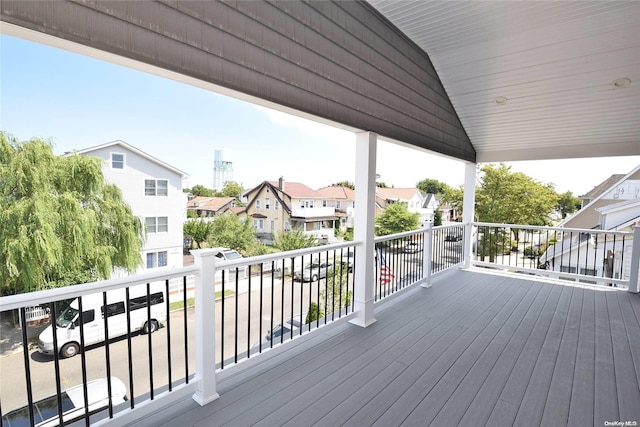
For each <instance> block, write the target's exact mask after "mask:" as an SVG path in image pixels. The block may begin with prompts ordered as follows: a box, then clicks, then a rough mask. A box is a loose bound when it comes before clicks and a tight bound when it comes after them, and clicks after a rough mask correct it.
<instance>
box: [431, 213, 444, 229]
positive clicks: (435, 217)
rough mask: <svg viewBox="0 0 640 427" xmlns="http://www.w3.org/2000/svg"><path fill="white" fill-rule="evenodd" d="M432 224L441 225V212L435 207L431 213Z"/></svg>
mask: <svg viewBox="0 0 640 427" xmlns="http://www.w3.org/2000/svg"><path fill="white" fill-rule="evenodd" d="M433 225H434V226H436V227H437V226H439V225H442V212H440V209H436V212H435V213H434V214H433Z"/></svg>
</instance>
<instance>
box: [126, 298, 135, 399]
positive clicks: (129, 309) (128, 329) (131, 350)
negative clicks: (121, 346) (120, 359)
mask: <svg viewBox="0 0 640 427" xmlns="http://www.w3.org/2000/svg"><path fill="white" fill-rule="evenodd" d="M125 299H126V303H127V355H128V357H129V397H130V399H129V402H130V403H129V404H130V406H131V409H133V408H134V406H135V404H134V400H135V398H134V396H135V395H134V394H133V349H132V345H131V301H130V298H129V287H126V288H125Z"/></svg>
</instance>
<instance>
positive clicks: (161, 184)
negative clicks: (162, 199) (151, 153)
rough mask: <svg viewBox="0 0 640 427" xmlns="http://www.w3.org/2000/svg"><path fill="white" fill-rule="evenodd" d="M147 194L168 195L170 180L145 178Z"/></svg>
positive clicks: (145, 193)
mask: <svg viewBox="0 0 640 427" xmlns="http://www.w3.org/2000/svg"><path fill="white" fill-rule="evenodd" d="M144 195H145V196H168V195H169V181H167V180H166V179H145V180H144Z"/></svg>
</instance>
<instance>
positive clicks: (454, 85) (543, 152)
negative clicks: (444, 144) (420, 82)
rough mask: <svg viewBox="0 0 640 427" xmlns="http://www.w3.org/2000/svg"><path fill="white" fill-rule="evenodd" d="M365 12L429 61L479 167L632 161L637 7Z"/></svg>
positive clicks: (639, 139)
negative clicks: (568, 160)
mask: <svg viewBox="0 0 640 427" xmlns="http://www.w3.org/2000/svg"><path fill="white" fill-rule="evenodd" d="M369 3H370V4H372V5H373V6H374V8H376V9H377V10H378V11H379V12H380V13H381V14H382V15H383V16H385V17H386V18H387V19H389V21H391V22H392V23H393V24H394V25H395V26H397V27H398V29H399V30H400V31H402V32H403V33H404V34H405V35H407V37H409V38H410V39H411V40H412V41H413V42H414V43H416V44H417V45H418V46H420V47H421V48H422V49H423V50H424V51H425V52H426V53H427V54H428V55H429V57H430V59H431V61H432V63H433V65H434V67H435V69H436V71H437V73H438V76H439V77H440V79H441V81H442V83H443V85H444V87H445V90H446V91H447V93H448V95H449V97H450V98H451V101H452V103H453V106H454V108H455V109H456V111H457V113H458V116H459V117H460V120H461V122H462V125H463V126H464V128H465V130H466V132H467V134H468V136H469V139H470V140H471V142H472V144H473V146H474V148H475V150H476V153H477V160H478V161H479V162H487V161H509V160H535V159H553V158H568V157H571V158H579V157H594V156H624V155H638V154H640V119H639V117H640V2H637V1H629V2H627V1H614V2H601V1H593V2H556V1H554V2H547V1H523V2H504V1H479V2H449V1H415V2H412V1H377V0H371V1H369ZM621 78H626V79H629V80H630V81H631V83H630V84H629V85H628V86H626V87H616V85H614V82H615V81H616V80H618V79H621ZM500 99H502V100H503V101H504V102H503V103H498V102H496V100H500Z"/></svg>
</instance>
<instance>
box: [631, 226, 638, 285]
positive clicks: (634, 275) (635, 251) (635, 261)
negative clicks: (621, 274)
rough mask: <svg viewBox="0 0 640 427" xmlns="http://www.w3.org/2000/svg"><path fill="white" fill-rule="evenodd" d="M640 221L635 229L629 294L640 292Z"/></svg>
mask: <svg viewBox="0 0 640 427" xmlns="http://www.w3.org/2000/svg"><path fill="white" fill-rule="evenodd" d="M638 270H640V221H638V222H637V223H636V226H635V228H634V229H633V246H632V247H631V273H630V275H629V292H633V293H636V294H637V293H639V292H640V273H639V272H638Z"/></svg>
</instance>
